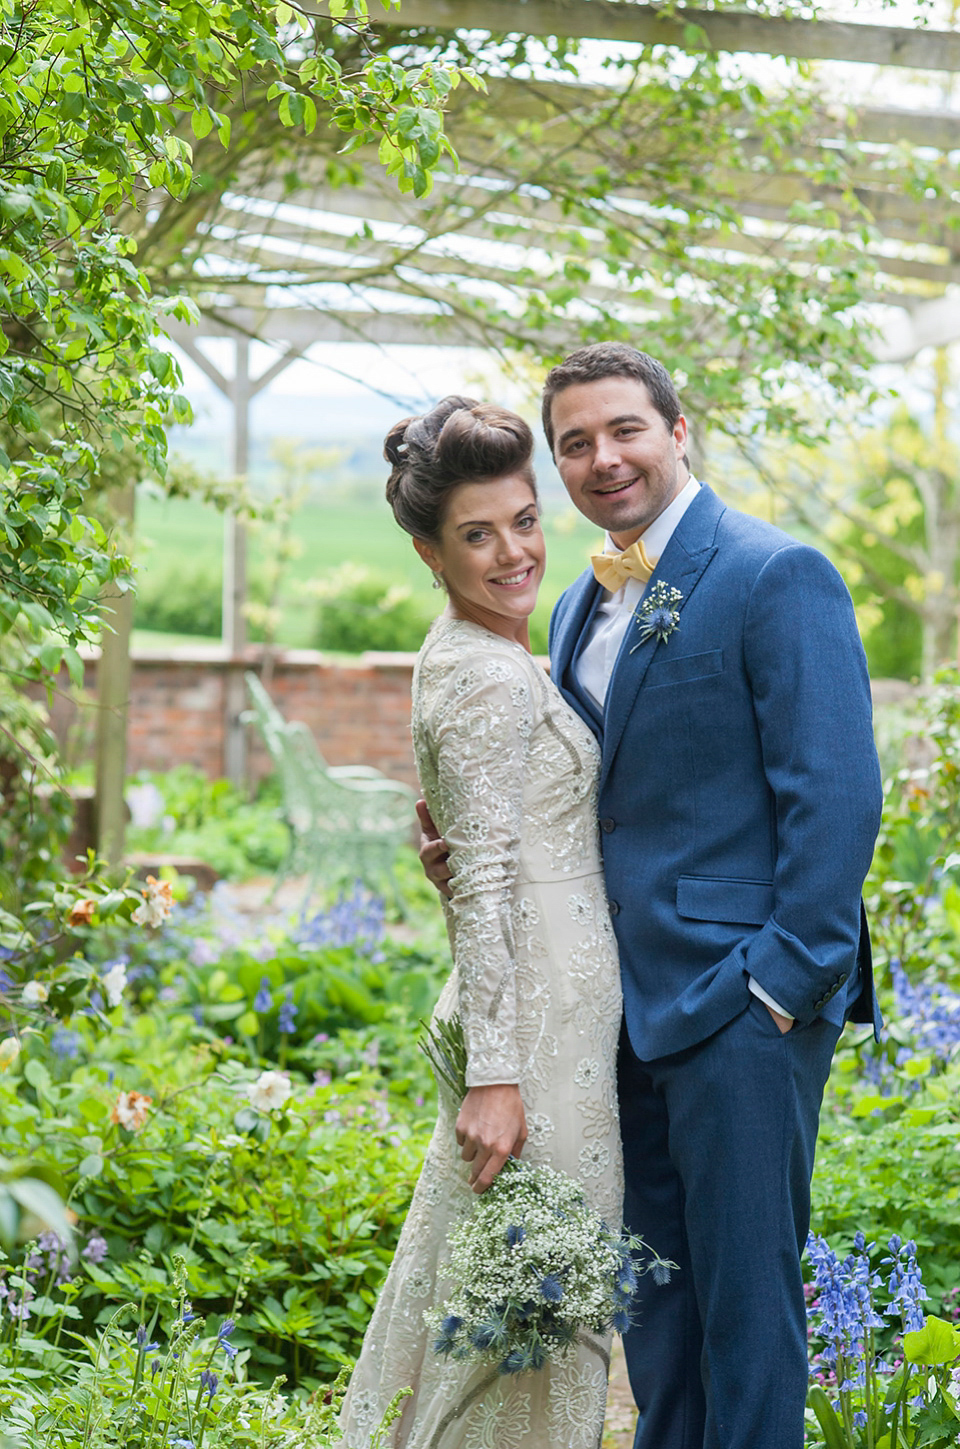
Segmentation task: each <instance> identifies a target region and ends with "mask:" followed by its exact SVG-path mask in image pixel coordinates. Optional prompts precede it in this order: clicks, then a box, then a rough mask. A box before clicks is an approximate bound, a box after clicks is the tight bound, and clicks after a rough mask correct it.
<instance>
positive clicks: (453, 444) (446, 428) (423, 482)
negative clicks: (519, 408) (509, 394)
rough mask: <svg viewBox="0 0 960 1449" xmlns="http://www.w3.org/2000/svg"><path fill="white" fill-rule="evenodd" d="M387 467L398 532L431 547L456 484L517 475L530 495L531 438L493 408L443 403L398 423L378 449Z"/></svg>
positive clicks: (519, 422) (505, 412) (460, 400)
mask: <svg viewBox="0 0 960 1449" xmlns="http://www.w3.org/2000/svg"><path fill="white" fill-rule="evenodd" d="M383 456H384V457H385V458H386V460H387V462H388V463H390V464H391V465H392V468H391V473H390V477H389V479H388V480H387V502H388V503H389V504H390V507H391V508H392V509H393V516H394V518H395V519H396V520H397V522H398V523H399V525H400V527H401V528H404V529H406V531H407V533H410V534H412V535H413V537H414V538H419V539H422V540H423V541H424V542H425V543H435V542H436V541H437V539H438V538H439V537H440V530H441V528H442V527H443V518H444V513H445V512H446V507H447V503H448V501H449V498H450V495H451V493H452V492H453V490H454V489H455V488H458V487H459V486H460V484H461V483H487V482H491V481H493V480H494V479H495V478H504V477H506V476H508V475H509V474H519V475H520V477H521V478H524V479H525V480H526V481H527V482H528V483H529V484H530V487H531V489H532V490H533V495H534V497H535V498H536V495H537V485H536V480H535V478H534V473H533V465H532V464H531V461H530V460H531V457H532V456H533V433H532V432H531V431H530V429H529V428H528V426H527V424H526V423H525V422H524V421H523V418H521V417H518V416H517V414H516V413H512V412H511V411H510V410H509V408H501V407H497V406H496V405H495V404H494V403H478V402H474V400H473V398H469V397H456V396H452V397H445V398H444V399H443V401H442V402H438V403H437V405H436V407H435V408H431V409H430V411H429V412H428V413H424V414H423V416H422V417H419V418H404V420H403V422H401V423H397V424H396V425H395V426H394V427H392V428H391V429H390V431H389V433H388V434H387V436H386V439H385V440H384V444H383Z"/></svg>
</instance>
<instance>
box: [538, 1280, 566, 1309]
mask: <svg viewBox="0 0 960 1449" xmlns="http://www.w3.org/2000/svg"><path fill="white" fill-rule="evenodd" d="M540 1292H541V1293H542V1294H543V1296H544V1298H545V1299H546V1300H547V1302H548V1303H559V1302H560V1299H561V1298H562V1297H563V1284H562V1283H561V1282H560V1279H559V1278H555V1277H554V1276H553V1274H552V1273H548V1274H547V1276H546V1277H545V1278H544V1279H543V1281H542V1282H541V1284H540Z"/></svg>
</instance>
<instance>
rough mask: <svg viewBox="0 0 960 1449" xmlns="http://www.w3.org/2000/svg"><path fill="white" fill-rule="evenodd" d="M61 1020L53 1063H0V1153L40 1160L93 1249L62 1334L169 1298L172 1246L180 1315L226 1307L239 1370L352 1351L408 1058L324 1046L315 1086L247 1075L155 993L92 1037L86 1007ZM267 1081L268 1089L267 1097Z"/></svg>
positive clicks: (409, 1085) (342, 1357) (411, 1131)
mask: <svg viewBox="0 0 960 1449" xmlns="http://www.w3.org/2000/svg"><path fill="white" fill-rule="evenodd" d="M119 1014H120V1012H119V1009H118V1011H117V1012H115V1013H113V1014H112V1015H113V1017H114V1018H117V1017H118V1016H119ZM62 1030H64V1029H63V1028H61V1031H62ZM67 1030H69V1031H70V1032H71V1033H72V1035H73V1038H74V1039H73V1042H72V1043H71V1046H70V1048H69V1050H70V1051H71V1052H72V1053H75V1055H71V1057H70V1058H69V1059H68V1060H63V1059H62V1058H57V1059H56V1060H50V1057H51V1056H55V1054H56V1052H57V1051H58V1050H59V1051H62V1050H63V1047H62V1046H60V1047H58V1046H57V1045H56V1044H55V1043H52V1044H51V1047H49V1048H46V1049H44V1048H42V1047H40V1046H39V1045H38V1044H37V1043H36V1042H35V1041H33V1040H31V1042H30V1043H29V1046H27V1047H26V1048H25V1050H24V1053H23V1055H22V1057H21V1062H22V1075H14V1074H13V1073H11V1074H9V1075H8V1076H6V1077H4V1078H2V1079H0V1118H2V1127H0V1142H2V1147H0V1150H2V1151H3V1152H4V1153H6V1154H9V1155H15V1156H17V1157H20V1158H23V1159H26V1160H29V1161H31V1162H33V1163H35V1164H43V1163H55V1164H56V1165H57V1167H58V1170H59V1173H60V1175H61V1178H62V1180H63V1182H64V1184H65V1187H66V1191H67V1194H68V1200H69V1204H70V1206H71V1207H72V1209H73V1210H74V1211H75V1212H76V1213H77V1214H78V1215H79V1217H80V1221H81V1224H82V1227H83V1229H84V1231H85V1232H87V1233H88V1232H90V1231H91V1230H95V1232H96V1234H97V1235H98V1236H99V1237H100V1238H102V1240H103V1242H104V1244H105V1245H106V1253H105V1256H104V1257H103V1260H102V1261H100V1262H95V1261H89V1260H88V1261H86V1262H85V1268H84V1277H83V1281H82V1283H81V1285H80V1286H79V1289H78V1292H77V1293H76V1295H75V1297H74V1299H73V1303H72V1306H73V1307H74V1308H75V1309H76V1314H75V1322H74V1325H73V1327H74V1330H75V1331H79V1332H82V1333H86V1334H88V1335H89V1334H94V1333H95V1332H96V1331H97V1329H98V1328H102V1327H104V1326H105V1325H106V1324H107V1323H108V1322H109V1320H110V1319H111V1317H112V1316H113V1314H114V1312H115V1311H116V1309H117V1307H119V1306H120V1305H122V1304H124V1303H126V1302H128V1301H134V1302H138V1303H140V1302H143V1301H144V1300H145V1299H146V1298H153V1297H157V1296H161V1297H162V1296H164V1295H165V1294H167V1293H168V1292H169V1291H170V1288H171V1285H172V1284H173V1282H174V1270H175V1259H176V1258H177V1257H178V1256H179V1257H182V1258H183V1261H184V1270H183V1271H184V1275H185V1285H186V1292H187V1294H188V1296H189V1298H190V1299H191V1301H192V1303H193V1305H194V1309H195V1311H196V1312H197V1313H199V1314H203V1315H207V1316H211V1315H212V1316H214V1317H224V1316H227V1315H231V1316H233V1317H234V1318H235V1320H236V1324H237V1337H236V1340H235V1342H236V1344H237V1345H238V1346H240V1347H245V1348H249V1349H250V1351H251V1352H250V1361H249V1372H250V1374H251V1376H252V1377H255V1378H256V1379H258V1380H259V1381H260V1382H261V1383H264V1384H268V1383H269V1382H270V1381H271V1380H272V1379H273V1377H274V1376H275V1375H276V1373H278V1372H283V1373H285V1374H286V1376H287V1377H288V1379H289V1380H290V1381H291V1382H292V1383H293V1384H300V1385H302V1386H305V1387H309V1388H315V1387H317V1386H318V1385H319V1384H320V1383H321V1382H326V1381H327V1380H329V1379H330V1378H331V1377H332V1376H333V1375H334V1374H335V1372H336V1369H337V1367H338V1365H339V1364H340V1363H342V1362H344V1361H346V1360H347V1359H348V1358H349V1357H350V1355H351V1354H353V1353H355V1352H356V1349H357V1347H358V1344H359V1342H360V1339H361V1337H362V1334H363V1331H364V1329H365V1327H366V1322H367V1318H368V1316H369V1312H370V1308H371V1306H372V1303H373V1301H374V1297H375V1294H376V1291H377V1288H378V1287H379V1285H380V1282H381V1281H382V1279H383V1276H384V1274H385V1272H386V1269H387V1266H388V1265H389V1262H390V1259H391V1256H392V1253H393V1249H394V1247H395V1245H396V1241H397V1237H398V1235H399V1231H400V1227H401V1225H402V1222H403V1218H404V1215H405V1212H406V1207H407V1203H408V1201H409V1196H410V1192H411V1189H412V1184H413V1182H414V1181H415V1179H416V1175H417V1170H418V1167H419V1162H420V1158H421V1156H422V1152H423V1149H424V1146H425V1139H426V1136H427V1134H428V1132H429V1129H430V1125H431V1124H430V1122H429V1120H428V1117H429V1112H428V1109H426V1108H425V1106H424V1101H425V1097H424V1093H425V1092H426V1090H427V1081H426V1074H425V1071H424V1069H423V1068H421V1067H420V1066H419V1063H416V1062H411V1066H412V1069H413V1070H414V1071H416V1073H417V1075H416V1077H414V1076H412V1075H407V1076H398V1075H392V1076H390V1077H385V1076H384V1075H383V1074H382V1073H381V1072H380V1071H379V1070H378V1069H377V1067H375V1066H371V1065H368V1063H369V1062H371V1061H373V1059H374V1055H375V1053H374V1052H373V1051H372V1050H371V1047H372V1045H373V1040H372V1036H370V1035H368V1036H367V1037H366V1038H363V1039H362V1040H363V1041H364V1042H365V1045H363V1046H362V1047H361V1046H360V1042H359V1041H357V1040H354V1041H353V1042H352V1043H348V1044H344V1043H342V1042H337V1043H334V1044H333V1045H332V1046H331V1045H330V1044H329V1043H321V1044H320V1047H319V1048H318V1055H317V1057H316V1059H317V1060H324V1057H323V1055H322V1053H321V1052H320V1048H322V1047H323V1046H327V1048H328V1050H327V1055H326V1058H325V1060H326V1061H327V1062H328V1063H329V1065H328V1066H327V1067H326V1068H317V1078H316V1080H315V1081H314V1082H312V1083H308V1082H307V1081H306V1080H305V1079H304V1078H303V1077H301V1076H298V1075H289V1076H288V1075H283V1074H280V1073H279V1072H272V1073H265V1074H259V1075H258V1070H259V1069H258V1068H253V1069H252V1070H251V1068H249V1067H247V1066H246V1065H244V1064H243V1062H242V1061H241V1060H240V1059H239V1057H238V1054H237V1053H236V1052H231V1048H230V1047H229V1046H228V1045H227V1044H225V1043H224V1042H222V1041H219V1040H217V1041H212V1040H205V1039H204V1037H203V1034H202V1033H201V1032H199V1031H198V1028H197V1025H196V1023H195V1021H194V1019H193V1017H192V1016H191V1015H190V1014H189V1013H187V1012H180V1011H178V1010H176V1009H175V1010H173V1011H171V1010H170V1009H169V1008H163V1007H160V1006H158V1007H156V1008H154V1009H152V1010H151V1011H149V1012H146V1013H141V1014H139V1015H136V1016H133V1017H132V1018H131V1020H130V1021H129V1023H128V1024H126V1025H124V1024H123V1023H122V1022H121V1021H120V1020H115V1021H114V1025H113V1030H112V1031H111V1034H110V1036H109V1037H107V1038H105V1039H104V1040H103V1041H102V1042H100V1043H94V1042H93V1041H92V1040H91V1033H90V1032H89V1030H88V1028H87V1025H86V1023H85V1022H84V1021H82V1020H79V1021H78V1020H77V1019H75V1020H74V1022H73V1023H71V1025H70V1027H69V1028H67ZM78 1039H79V1040H78ZM364 1058H366V1060H364ZM343 1069H345V1070H343ZM264 1082H266V1084H267V1087H269V1086H270V1084H271V1083H272V1085H273V1087H274V1088H275V1089H276V1088H277V1087H278V1086H279V1093H280V1095H279V1096H278V1098H277V1105H276V1106H274V1107H271V1106H270V1105H269V1104H268V1103H266V1102H265V1100H264V1097H265V1092H266V1088H264V1087H263V1083H264ZM258 1083H260V1084H261V1086H260V1087H258ZM285 1094H287V1095H285ZM238 1295H239V1296H241V1297H242V1299H243V1301H242V1302H238ZM40 1311H42V1304H38V1306H37V1312H40Z"/></svg>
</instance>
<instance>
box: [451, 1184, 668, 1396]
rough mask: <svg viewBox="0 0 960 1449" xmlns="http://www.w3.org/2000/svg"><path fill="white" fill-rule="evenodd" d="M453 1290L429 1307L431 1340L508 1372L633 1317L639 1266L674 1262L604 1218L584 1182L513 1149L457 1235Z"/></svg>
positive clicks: (663, 1273)
mask: <svg viewBox="0 0 960 1449" xmlns="http://www.w3.org/2000/svg"><path fill="white" fill-rule="evenodd" d="M450 1247H451V1260H450V1270H449V1271H450V1276H451V1277H452V1279H453V1281H454V1282H455V1283H456V1284H457V1285H458V1287H457V1290H456V1292H455V1293H454V1295H453V1297H452V1298H449V1299H448V1300H447V1302H446V1303H444V1304H443V1306H442V1307H441V1308H438V1309H436V1310H434V1311H433V1312H432V1313H428V1314H427V1315H426V1321H427V1323H428V1325H429V1326H430V1328H431V1330H432V1331H433V1332H434V1333H436V1340H435V1343H434V1349H435V1351H436V1352H437V1353H439V1354H448V1355H449V1356H450V1357H451V1358H454V1359H471V1358H476V1359H480V1360H482V1361H484V1362H486V1363H490V1364H493V1365H495V1366H496V1367H497V1368H498V1369H499V1371H500V1372H501V1373H502V1374H516V1373H523V1372H525V1371H526V1370H528V1369H540V1368H543V1367H544V1365H545V1364H546V1363H547V1362H548V1360H550V1359H551V1358H554V1357H556V1355H557V1354H559V1353H562V1352H563V1351H564V1350H565V1349H568V1348H570V1347H571V1346H572V1345H573V1344H574V1343H576V1340H577V1337H578V1335H579V1334H580V1333H582V1332H586V1333H592V1334H598V1335H602V1334H605V1333H607V1332H608V1331H609V1330H610V1329H611V1328H615V1329H616V1330H617V1331H618V1332H620V1333H622V1332H624V1331H625V1330H626V1329H627V1328H629V1326H630V1321H631V1320H630V1303H631V1299H632V1297H633V1294H634V1293H635V1291H636V1287H637V1274H638V1271H639V1272H647V1271H651V1272H653V1274H654V1277H655V1279H656V1280H657V1281H658V1282H666V1281H667V1279H668V1278H669V1276H670V1270H671V1268H673V1267H674V1266H675V1265H674V1264H673V1263H667V1262H665V1261H664V1260H663V1259H661V1258H658V1257H657V1256H656V1255H655V1254H651V1255H650V1259H649V1261H647V1262H646V1263H645V1264H644V1265H643V1266H642V1267H640V1268H639V1269H638V1266H637V1258H636V1256H635V1255H636V1254H637V1253H638V1252H640V1251H644V1252H646V1253H649V1252H650V1250H649V1249H648V1248H647V1245H646V1244H645V1243H643V1242H642V1241H641V1240H640V1239H639V1238H628V1237H621V1235H620V1234H619V1233H617V1232H614V1230H613V1229H612V1228H611V1227H609V1226H608V1224H607V1223H605V1222H604V1221H603V1219H602V1218H601V1217H600V1215H599V1213H597V1212H595V1211H594V1210H593V1209H592V1208H591V1207H590V1205H589V1203H588V1202H587V1200H586V1197H585V1196H584V1191H583V1188H582V1186H581V1185H580V1183H578V1182H576V1181H575V1180H574V1179H573V1178H571V1177H568V1176H567V1175H566V1174H565V1173H562V1172H555V1171H554V1170H553V1168H550V1167H546V1166H543V1165H541V1166H537V1167H529V1166H527V1165H526V1164H525V1163H522V1162H519V1161H517V1160H516V1159H515V1158H509V1159H508V1161H507V1162H506V1164H505V1165H504V1167H503V1168H502V1170H501V1171H500V1173H499V1174H498V1175H497V1176H496V1177H495V1178H494V1180H493V1183H492V1185H491V1186H490V1187H489V1188H488V1189H487V1191H486V1192H485V1193H484V1194H483V1196H482V1197H481V1198H480V1199H479V1200H478V1202H477V1205H476V1208H475V1209H474V1211H473V1213H472V1214H471V1216H470V1217H469V1218H467V1219H466V1220H465V1221H464V1222H462V1223H460V1224H459V1225H458V1226H457V1227H456V1228H454V1230H453V1232H452V1233H451V1235H450Z"/></svg>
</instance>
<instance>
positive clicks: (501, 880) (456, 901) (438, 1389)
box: [340, 619, 623, 1449]
mask: <svg viewBox="0 0 960 1449" xmlns="http://www.w3.org/2000/svg"><path fill="white" fill-rule="evenodd" d="M413 738H414V748H415V751H416V757H417V768H418V772H419V775H420V784H421V788H422V790H423V794H424V797H425V799H426V801H427V804H428V806H429V808H430V813H431V815H432V816H433V818H434V821H435V822H436V824H437V826H438V827H439V829H440V830H441V832H442V833H443V835H444V837H445V838H446V841H447V845H448V848H449V851H450V866H451V871H452V888H453V898H452V900H451V901H449V902H447V903H446V906H445V912H446V918H447V926H448V930H449V934H450V943H451V950H452V954H453V959H454V969H453V972H452V973H451V976H450V979H449V980H448V981H447V983H446V985H445V986H444V988H443V992H442V993H441V996H440V1000H439V1002H438V1003H437V1007H436V1011H435V1016H437V1017H444V1018H449V1017H450V1016H451V1015H453V1013H454V1012H459V1014H460V1016H461V1020H462V1021H463V1023H464V1035H465V1040H466V1043H467V1051H468V1064H469V1070H468V1081H469V1082H470V1083H471V1084H475V1085H481V1084H483V1083H488V1082H489V1083H493V1082H504V1081H513V1082H517V1083H518V1084H519V1086H520V1092H521V1096H522V1098H523V1104H524V1111H525V1114H526V1121H527V1134H528V1135H527V1141H526V1144H525V1146H524V1158H525V1159H526V1160H529V1161H531V1162H534V1163H537V1162H547V1163H549V1164H551V1165H552V1166H555V1167H558V1168H560V1169H561V1170H563V1171H565V1172H569V1173H571V1174H572V1175H574V1176H577V1177H579V1178H580V1180H581V1181H582V1182H583V1184H584V1187H585V1190H586V1192H587V1194H588V1196H589V1198H590V1201H591V1202H592V1203H593V1205H594V1206H595V1207H596V1208H597V1210H598V1211H599V1212H600V1213H602V1215H603V1216H604V1217H605V1218H606V1219H607V1220H608V1221H609V1222H616V1221H618V1219H619V1214H620V1210H621V1199H622V1191H623V1188H622V1174H621V1164H620V1136H619V1124H618V1117H617V1105H616V1048H617V1041H618V1036H619V1030H620V1017H621V1010H622V1008H621V1000H620V976H619V967H618V963H617V954H616V944H615V939H614V936H613V932H612V927H611V926H610V923H609V919H608V917H607V912H606V909H605V899H606V898H605V893H604V887H603V877H602V867H601V861H600V853H599V840H598V830H597V821H596V784H597V775H598V769H599V749H598V746H597V743H596V740H595V738H594V736H593V734H592V732H591V731H590V730H589V729H588V728H587V726H586V725H585V724H584V722H583V721H582V720H581V719H580V718H579V716H578V715H576V714H575V713H574V712H573V711H572V710H570V709H569V708H568V707H567V705H566V704H565V703H564V701H563V699H562V698H561V696H560V694H559V692H558V691H557V689H556V687H555V686H554V685H553V684H552V683H551V682H550V680H549V679H547V677H546V676H545V675H544V673H543V671H542V670H541V669H540V668H539V666H538V665H537V664H536V663H535V662H534V661H533V660H532V658H531V657H530V656H529V654H527V653H526V651H525V650H523V649H521V647H520V646H519V645H516V644H513V643H511V642H510V641H508V640H504V639H499V638H497V637H496V636H495V635H492V634H490V633H489V632H487V631H486V630H484V629H481V628H480V627H479V626H477V625H473V624H469V623H467V622H465V621H459V620H449V619H441V620H439V621H438V622H437V623H436V624H435V625H434V626H433V628H432V629H431V631H430V634H429V635H428V638H427V642H426V643H425V645H424V648H423V650H422V651H421V654H420V658H419V661H418V665H417V671H416V675H415V683H414V700H413ZM458 1110H459V1103H457V1102H453V1101H451V1100H450V1099H449V1095H448V1094H446V1093H444V1092H441V1093H440V1102H439V1116H438V1121H437V1127H436V1131H435V1133H434V1135H433V1138H432V1139H431V1143H430V1146H429V1148H428V1150H427V1154H426V1157H425V1160H424V1166H423V1170H422V1173H421V1176H420V1180H419V1182H418V1184H417V1187H416V1190H415V1192H414V1196H413V1202H412V1204H411V1207H410V1212H409V1214H408V1218H407V1222H406V1224H405V1225H404V1229H403V1232H402V1233H401V1237H400V1242H399V1244H398V1247H397V1251H396V1254H395V1257H394V1262H393V1266H392V1267H391V1269H390V1272H389V1274H388V1276H387V1280H386V1283H385V1284H384V1286H383V1288H382V1290H381V1293H380V1297H379V1300H378V1302H377V1305H376V1307H375V1309H374V1313H373V1318H372V1320H371V1324H370V1327H369V1329H368V1331H367V1336H366V1338H365V1340H364V1346H363V1350H362V1352H361V1355H360V1358H359V1359H358V1361H357V1366H356V1368H355V1370H354V1374H353V1378H352V1379H351V1383H350V1389H349V1392H348V1395H347V1398H346V1400H345V1404H344V1409H343V1412H342V1414H341V1419H340V1424H341V1428H342V1430H343V1433H344V1449H370V1443H371V1436H372V1434H373V1433H374V1432H375V1430H376V1427H377V1425H378V1424H379V1421H380V1415H381V1413H382V1411H383V1408H384V1407H385V1406H386V1404H388V1403H389V1402H390V1400H391V1398H392V1397H393V1396H394V1394H395V1393H396V1392H397V1391H398V1390H399V1389H402V1388H404V1387H406V1386H408V1385H409V1386H410V1387H412V1388H413V1390H414V1396H413V1397H412V1398H411V1399H408V1400H406V1401H405V1404H404V1408H403V1412H402V1414H401V1416H400V1418H399V1419H398V1420H397V1421H396V1423H395V1424H394V1425H393V1426H392V1427H391V1429H390V1431H389V1433H388V1435H387V1438H386V1441H385V1449H597V1445H598V1444H599V1442H600V1438H601V1435H602V1429H603V1411H604V1400H605V1382H606V1376H605V1372H604V1371H603V1370H602V1369H601V1368H600V1367H599V1366H598V1364H599V1363H600V1362H602V1361H603V1350H604V1345H603V1344H601V1343H600V1342H599V1341H598V1342H597V1343H592V1342H591V1343H590V1344H587V1343H582V1344H581V1343H578V1344H577V1345H576V1346H575V1347H574V1348H573V1349H571V1352H570V1354H569V1356H567V1357H564V1358H563V1359H561V1360H558V1362H557V1363H556V1364H555V1365H551V1367H550V1368H548V1369H545V1370H543V1371H542V1372H541V1373H538V1374H536V1375H532V1376H522V1377H521V1378H520V1379H517V1380H514V1381H512V1382H507V1381H505V1380H504V1379H503V1378H502V1377H500V1376H497V1375H494V1376H493V1377H492V1378H491V1377H490V1374H489V1371H488V1370H485V1369H481V1370H480V1371H479V1372H478V1370H477V1369H476V1368H475V1367H474V1366H471V1365H465V1364H462V1363H456V1362H451V1361H449V1360H446V1359H443V1358H440V1357H438V1356H437V1355H435V1354H434V1353H433V1352H432V1349H431V1340H430V1338H429V1335H428V1333H427V1330H426V1328H425V1326H424V1323H423V1313H424V1310H425V1309H427V1308H428V1307H429V1306H430V1305H431V1304H432V1303H435V1302H442V1301H443V1300H444V1299H445V1298H446V1297H447V1296H449V1293H448V1286H449V1278H448V1276H447V1272H448V1270H447V1262H448V1258H447V1252H446V1243H447V1240H448V1237H449V1234H450V1230H451V1228H452V1226H453V1225H454V1224H455V1223H456V1222H458V1221H459V1220H461V1219H462V1218H463V1217H464V1216H465V1215H466V1214H468V1213H469V1212H470V1211H471V1209H472V1206H473V1202H474V1195H473V1193H472V1192H471V1190H470V1188H469V1186H468V1183H467V1177H468V1173H469V1166H468V1164H466V1163H464V1162H462V1161H461V1159H460V1155H459V1148H458V1147H457V1145H456V1138H455V1122H456V1115H457V1111H458Z"/></svg>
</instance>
